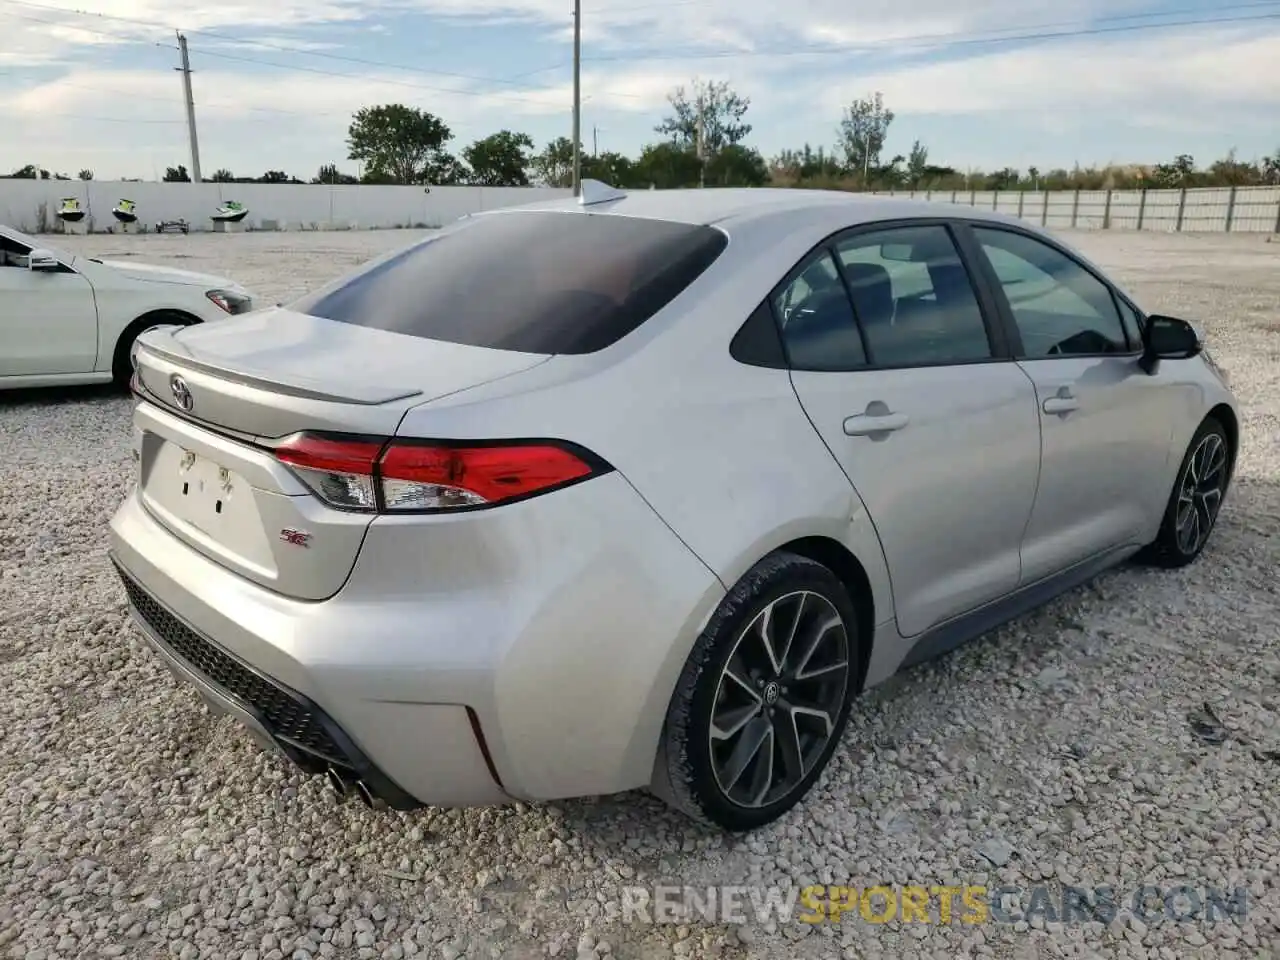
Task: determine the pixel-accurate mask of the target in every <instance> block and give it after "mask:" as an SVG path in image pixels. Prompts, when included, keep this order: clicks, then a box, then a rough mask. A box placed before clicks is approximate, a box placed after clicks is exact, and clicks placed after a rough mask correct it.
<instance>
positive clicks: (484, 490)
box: [275, 434, 610, 513]
mask: <svg viewBox="0 0 1280 960" xmlns="http://www.w3.org/2000/svg"><path fill="white" fill-rule="evenodd" d="M275 453H276V456H277V458H278V459H279V460H280V461H281V462H282V463H285V464H288V465H289V467H291V468H292V469H293V471H294V473H296V474H297V475H298V478H299V479H300V480H302V482H303V483H305V484H306V485H307V487H308V488H310V489H311V490H312V492H314V493H315V494H316V495H317V496H318V497H320V499H322V500H324V501H325V502H326V503H328V504H330V505H331V506H335V507H341V508H343V509H348V510H368V511H375V510H378V511H382V512H387V513H404V512H415V511H437V510H450V509H457V508H460V507H472V508H474V507H486V506H493V505H495V504H498V503H504V502H507V501H511V500H517V499H522V498H524V497H529V496H533V495H535V494H538V493H546V492H548V491H550V490H555V489H557V488H559V487H562V486H564V485H566V484H569V483H574V482H576V481H578V480H583V479H585V478H587V477H590V476H593V475H595V474H597V473H602V472H605V471H607V470H609V469H610V468H609V466H608V465H607V464H605V463H603V462H602V461H600V460H598V459H597V458H596V457H594V456H593V455H592V454H590V453H588V452H586V451H584V450H580V449H578V448H576V447H573V446H571V445H569V444H564V443H558V442H552V441H539V442H533V441H531V442H528V443H513V442H500V443H477V444H459V443H431V442H426V441H405V442H395V441H384V440H381V439H378V438H352V439H346V438H342V439H338V438H329V437H320V436H315V435H311V434H299V435H297V436H295V437H291V438H290V439H289V440H287V441H286V442H285V443H284V444H282V445H281V446H279V447H277V448H276V449H275Z"/></svg>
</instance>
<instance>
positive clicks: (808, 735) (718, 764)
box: [659, 553, 861, 830]
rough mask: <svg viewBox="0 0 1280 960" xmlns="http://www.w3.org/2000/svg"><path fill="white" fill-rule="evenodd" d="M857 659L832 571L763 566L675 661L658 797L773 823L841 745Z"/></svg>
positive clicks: (782, 562) (776, 561)
mask: <svg viewBox="0 0 1280 960" xmlns="http://www.w3.org/2000/svg"><path fill="white" fill-rule="evenodd" d="M859 663H860V660H859V656H858V636H857V627H856V619H855V616H854V611H853V605H852V603H851V602H850V600H849V596H848V593H847V592H846V591H845V588H844V586H843V584H841V583H840V581H839V580H838V579H837V578H836V577H835V575H834V574H832V573H831V571H830V570H828V569H827V568H826V567H823V566H822V565H820V564H818V563H815V562H814V561H812V560H808V559H806V558H804V557H800V556H797V555H794V554H786V553H780V554H775V555H773V556H771V557H768V558H766V559H765V560H763V561H761V563H760V564H758V565H757V566H756V567H755V568H754V569H753V570H751V571H750V572H749V573H748V574H747V575H746V576H745V577H744V578H743V579H742V581H741V582H740V583H739V584H738V586H737V587H736V588H735V589H734V590H733V591H732V592H731V593H730V594H729V596H728V597H726V598H725V600H724V601H723V602H722V603H721V606H720V608H719V610H717V612H716V615H715V616H714V617H713V618H712V621H711V623H710V624H709V626H708V628H707V630H706V631H705V632H704V633H703V635H702V636H701V637H699V639H698V642H697V643H696V644H695V645H694V649H693V651H692V653H691V654H690V656H689V661H688V663H687V664H686V665H685V669H684V672H683V674H682V675H681V678H680V682H679V684H678V686H677V689H676V692H675V695H674V697H673V699H672V703H671V707H670V710H669V711H668V716H667V729H666V738H665V743H664V754H665V766H666V770H665V774H666V777H667V783H666V784H665V785H664V786H665V787H666V789H665V790H659V792H660V793H662V794H663V795H664V797H665V799H667V800H668V801H669V802H672V803H673V804H674V805H675V806H677V807H678V808H680V809H682V810H684V811H685V812H686V813H689V814H690V815H691V816H693V817H695V818H697V819H700V820H706V821H710V822H712V823H714V824H716V825H718V826H721V827H723V828H725V829H728V830H749V829H752V828H754V827H758V826H761V825H763V824H766V823H769V822H770V821H772V820H775V819H777V818H778V817H779V816H781V815H782V814H783V813H785V812H786V811H787V810H789V809H790V808H791V807H793V806H794V805H795V804H796V803H798V802H799V801H800V799H801V798H802V797H804V795H805V794H806V793H807V792H808V791H809V789H810V787H812V785H813V783H814V781H815V780H817V778H818V777H819V776H820V775H821V773H822V770H823V769H824V768H825V767H826V764H827V762H828V760H829V759H830V757H831V754H832V752H833V751H834V750H835V748H836V745H837V744H838V743H839V740H840V735H841V733H842V732H843V731H844V727H845V724H846V723H847V721H848V717H849V706H850V703H851V701H852V696H853V694H854V693H856V691H857V689H858V686H859V684H860V682H861V676H860V671H859ZM660 772H662V771H660Z"/></svg>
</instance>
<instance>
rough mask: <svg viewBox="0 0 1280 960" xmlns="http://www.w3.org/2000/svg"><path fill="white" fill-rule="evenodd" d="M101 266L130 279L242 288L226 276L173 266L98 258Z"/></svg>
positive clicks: (220, 287)
mask: <svg viewBox="0 0 1280 960" xmlns="http://www.w3.org/2000/svg"><path fill="white" fill-rule="evenodd" d="M97 262H98V263H99V264H100V265H101V266H104V267H109V268H110V269H112V270H114V271H115V272H116V273H119V274H121V275H123V276H126V277H128V278H129V279H131V280H150V281H154V282H156V283H180V284H183V285H185V286H199V287H205V288H206V289H209V290H213V289H220V290H234V291H238V290H241V289H243V288H242V287H241V286H240V284H238V283H235V282H233V281H231V280H228V279H227V278H226V277H216V276H213V275H212V274H208V273H194V272H192V271H190V270H178V269H176V268H174V267H157V266H153V265H152V264H149V263H133V262H131V261H129V260H99V261H97Z"/></svg>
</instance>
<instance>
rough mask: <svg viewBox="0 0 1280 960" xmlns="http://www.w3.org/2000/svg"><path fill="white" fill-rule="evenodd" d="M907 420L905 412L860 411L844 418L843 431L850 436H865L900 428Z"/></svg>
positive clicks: (908, 420) (890, 431)
mask: <svg viewBox="0 0 1280 960" xmlns="http://www.w3.org/2000/svg"><path fill="white" fill-rule="evenodd" d="M908 422H910V418H909V417H908V416H907V415H906V414H905V413H889V412H886V413H860V414H858V415H857V416H853V417H846V418H845V421H844V432H845V435H846V436H850V437H867V436H871V435H872V434H876V433H892V432H893V431H895V430H901V429H902V428H903V427H905V426H906V425H907V423H908Z"/></svg>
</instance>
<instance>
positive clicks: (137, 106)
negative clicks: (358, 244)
mask: <svg viewBox="0 0 1280 960" xmlns="http://www.w3.org/2000/svg"><path fill="white" fill-rule="evenodd" d="M1064 9H1065V5H1063V4H1060V3H1056V2H1048V0H971V2H968V3H965V2H956V0H859V2H857V3H850V2H848V0H789V2H786V3H777V2H775V0H583V63H582V70H583V98H584V102H583V139H584V141H585V143H586V146H587V149H588V150H590V149H591V148H592V144H593V130H598V134H597V136H598V142H599V146H600V148H601V149H602V150H603V149H607V150H619V151H623V152H628V153H635V152H637V151H638V150H639V148H640V147H641V146H642V145H643V144H644V143H646V142H650V141H652V140H654V139H656V138H657V135H656V134H655V133H654V132H653V127H654V126H655V125H656V124H657V123H658V122H659V121H660V120H661V118H662V116H663V115H664V112H665V108H666V103H665V97H666V94H667V93H668V92H669V91H670V90H671V89H672V88H673V87H675V86H676V85H677V84H679V83H686V84H687V83H689V82H690V81H693V80H695V79H701V80H727V81H729V82H730V83H731V84H732V85H733V86H734V87H735V88H736V89H737V90H738V91H739V92H740V93H742V94H743V95H745V96H748V97H750V99H751V109H750V111H749V113H748V120H749V121H750V122H751V123H752V124H753V125H754V129H753V131H752V133H751V135H750V137H749V138H748V140H747V143H749V144H750V145H752V146H755V147H757V148H758V149H760V150H761V151H762V152H763V153H764V154H765V155H766V156H772V155H775V154H776V153H777V152H779V151H780V150H782V149H783V148H786V147H799V146H801V145H803V144H804V143H805V142H806V141H807V142H809V143H811V144H812V145H814V146H818V145H826V146H830V145H832V144H833V143H834V141H835V138H836V127H837V125H838V123H839V120H840V115H841V110H842V107H843V106H844V105H845V104H847V103H848V102H849V101H850V100H852V99H853V98H855V97H860V96H865V95H868V94H870V93H871V92H872V91H875V90H880V91H882V92H883V93H884V97H885V101H886V104H887V105H888V106H889V107H890V108H892V109H893V110H894V111H895V112H896V114H897V119H896V120H895V122H894V124H893V127H892V129H891V131H890V137H889V143H888V146H887V150H888V151H889V152H890V153H906V152H907V151H908V150H909V148H910V146H911V143H912V141H913V140H915V139H917V138H918V139H920V140H922V141H923V142H924V143H925V144H926V146H928V148H929V151H930V159H931V160H932V161H933V162H935V163H940V164H946V165H950V166H954V167H957V168H959V169H962V170H963V169H966V168H970V167H973V168H986V169H993V168H997V167H1002V166H1006V165H1007V166H1014V167H1019V168H1023V169H1025V168H1026V167H1028V166H1031V165H1035V166H1038V167H1040V168H1041V169H1048V168H1050V167H1055V166H1070V165H1071V164H1073V163H1075V162H1079V163H1081V164H1084V165H1090V164H1105V163H1111V162H1114V163H1153V162H1158V161H1161V160H1165V159H1168V158H1170V157H1172V156H1173V155H1174V154H1177V153H1190V154H1192V155H1193V156H1195V157H1196V158H1197V160H1201V161H1204V162H1207V161H1209V160H1211V159H1213V158H1216V157H1218V156H1221V155H1222V154H1224V153H1225V152H1226V151H1227V150H1228V149H1230V148H1232V147H1234V148H1236V149H1237V151H1238V155H1239V156H1240V157H1241V158H1244V159H1251V158H1254V157H1258V156H1261V155H1264V154H1270V153H1272V152H1274V151H1276V150H1277V149H1278V148H1280V127H1277V125H1276V123H1275V117H1276V116H1277V115H1280V81H1277V76H1280V74H1278V73H1277V67H1276V65H1277V64H1280V0H1270V2H1266V0H1165V2H1162V3H1149V2H1143V0H1105V2H1104V0H1077V2H1075V3H1073V4H1072V5H1071V7H1070V12H1064ZM76 11H82V12H79V13H78V12H76ZM86 13H87V14H89V15H86ZM1206 20H1216V21H1218V22H1216V23H1205V22H1203V21H1206ZM1176 23H1183V24H1184V25H1183V26H1165V25H1167V24H1176ZM174 28H182V29H183V30H184V31H186V33H187V37H188V41H189V44H190V50H191V59H192V66H193V68H194V69H195V70H196V74H195V78H194V83H195V96H196V110H197V116H198V121H199V134H200V147H201V161H202V166H203V168H204V170H205V173H206V176H207V175H208V174H210V173H212V171H213V170H215V169H217V168H219V167H228V168H230V169H232V170H233V171H234V172H235V173H237V174H239V175H258V174H260V173H261V172H263V171H264V170H266V169H283V170H286V171H287V172H289V173H291V174H295V175H297V176H301V177H304V178H305V177H310V176H312V175H313V174H314V173H315V171H316V169H317V168H318V167H319V166H320V164H322V163H326V162H335V163H337V164H338V165H339V167H340V168H343V169H346V170H350V171H351V172H353V173H354V172H355V164H354V162H352V161H348V160H347V159H346V150H345V147H344V137H345V132H346V127H347V124H348V122H349V119H350V115H351V113H352V112H353V111H354V110H355V109H356V108H358V107H360V106H362V105H369V104H376V103H387V102H405V103H410V104H413V105H415V106H420V107H423V108H425V109H428V110H431V111H432V112H434V113H436V114H438V115H439V116H441V117H442V118H443V119H444V120H445V121H446V122H447V123H448V124H449V125H450V127H451V128H452V129H453V131H454V134H455V139H454V141H453V142H452V144H451V147H452V148H453V149H455V150H458V149H461V147H463V146H465V145H466V144H467V143H469V142H471V141H472V140H474V139H476V138H478V137H481V136H484V135H485V134H487V133H490V132H493V131H494V130H498V129H502V128H507V129H513V130H521V131H525V132H527V133H529V134H530V135H531V136H532V137H533V138H534V139H535V141H537V143H538V144H539V145H540V146H541V145H542V144H543V143H545V142H546V141H547V140H549V139H551V138H553V137H556V136H560V135H568V134H569V132H570V122H571V119H570V106H571V103H572V100H571V78H572V74H571V56H572V46H571V37H572V17H571V0H275V2H273V3H266V2H250V0H229V2H222V3H218V4H211V3H208V2H207V0H199V2H197V0H96V2H94V0H38V2H37V0H0V30H3V31H4V36H5V42H4V44H3V45H0V123H3V129H4V130H6V135H5V136H4V137H2V138H0V169H6V170H7V169H12V168H14V167H17V166H19V165H21V164H24V163H29V162H30V163H38V164H40V165H42V166H45V167H47V168H49V169H54V170H59V171H66V172H69V173H74V172H75V171H76V170H79V169H80V168H81V167H89V168H91V169H93V170H94V171H95V172H96V173H97V176H98V177H99V178H100V179H105V178H108V177H115V176H121V175H125V176H140V177H146V178H151V177H154V176H157V175H158V174H159V173H162V172H163V170H164V168H165V167H166V166H169V165H172V164H176V163H180V162H182V163H185V162H188V156H189V153H188V147H187V140H186V129H185V126H184V121H183V117H184V113H183V103H182V96H181V83H180V77H179V75H178V73H176V72H175V71H174V69H173V68H174V66H175V65H176V63H177V51H176V49H175V47H176V44H175V42H174V36H173V29H174ZM308 51H309V52H308ZM272 64H274V66H273V65H272Z"/></svg>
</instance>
